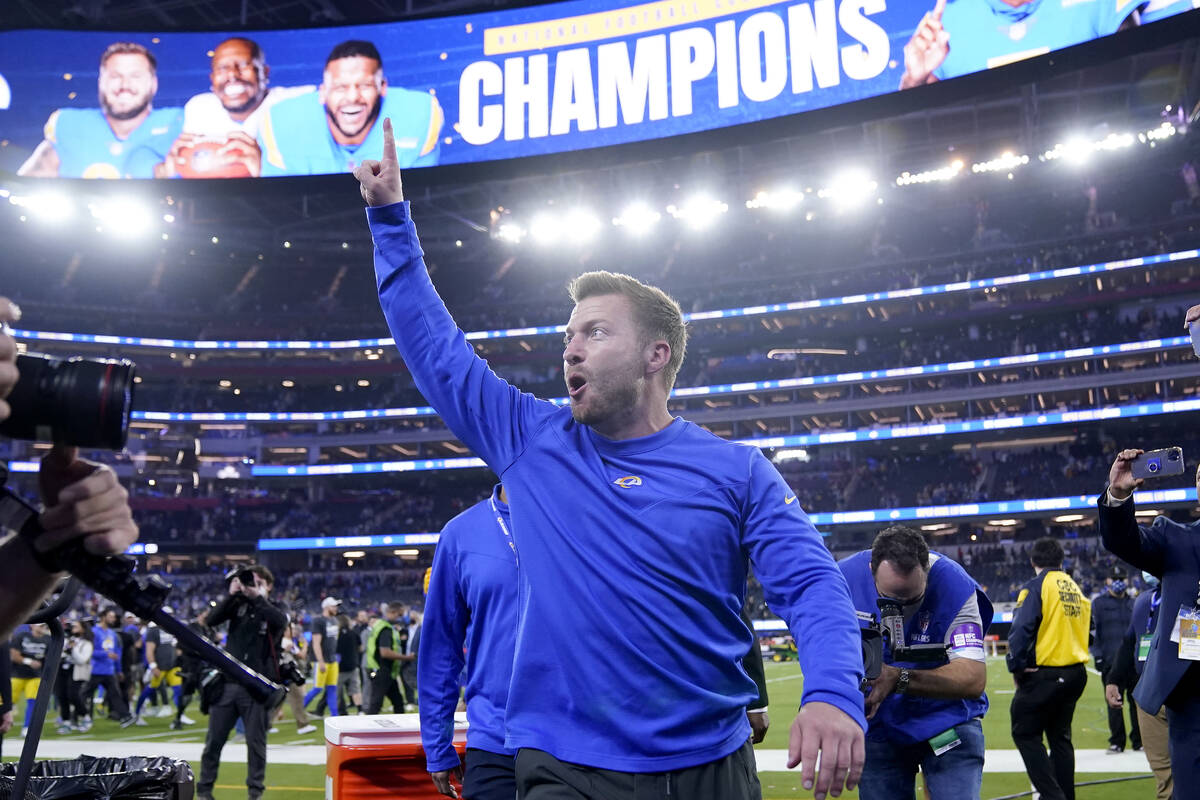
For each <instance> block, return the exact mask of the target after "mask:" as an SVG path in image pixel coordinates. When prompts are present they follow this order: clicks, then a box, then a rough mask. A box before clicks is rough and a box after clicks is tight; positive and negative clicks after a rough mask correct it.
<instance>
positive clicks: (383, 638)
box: [366, 603, 414, 714]
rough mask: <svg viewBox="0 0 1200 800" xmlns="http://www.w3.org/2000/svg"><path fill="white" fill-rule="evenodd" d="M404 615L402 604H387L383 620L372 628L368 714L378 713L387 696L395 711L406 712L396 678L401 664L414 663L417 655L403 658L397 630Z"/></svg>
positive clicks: (368, 642) (377, 621) (378, 620)
mask: <svg viewBox="0 0 1200 800" xmlns="http://www.w3.org/2000/svg"><path fill="white" fill-rule="evenodd" d="M403 615H404V605H403V604H402V603H387V604H386V605H384V607H383V617H382V618H380V619H377V620H375V622H374V624H372V625H371V633H370V635H369V636H368V637H367V652H366V656H367V658H366V662H367V677H368V679H369V680H370V682H371V691H370V693H369V694H370V700H369V701H368V702H367V707H366V708H367V713H368V714H378V713H379V710H380V709H381V708H383V700H384V698H385V697H386V698H387V699H388V700H391V701H392V710H393V711H395V712H396V713H400V712H402V711H403V710H404V699H403V698H402V697H401V696H400V685H399V683H397V678H398V677H399V676H400V666H401V664H403V662H405V661H412V660H413V658H414V656H411V655H404V652H403V645H402V644H401V632H400V630H399V629H398V628H397V627H396V623H397V622H398V621H399V620H400V618H401V617H402V616H403Z"/></svg>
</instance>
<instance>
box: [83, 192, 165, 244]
mask: <svg viewBox="0 0 1200 800" xmlns="http://www.w3.org/2000/svg"><path fill="white" fill-rule="evenodd" d="M88 208H89V209H91V212H92V216H93V217H95V218H96V220H97V221H98V222H99V223H100V227H101V228H102V229H103V230H105V231H108V232H111V233H112V234H113V235H114V236H118V237H120V238H122V239H134V238H136V237H138V236H144V235H145V234H147V233H149V232H150V229H151V227H153V225H154V215H153V214H152V213H151V212H150V208H149V207H148V206H147V205H146V204H145V203H143V202H142V201H140V200H138V199H136V198H133V197H114V198H112V199H110V200H102V201H99V202H97V203H92V204H89V206H88Z"/></svg>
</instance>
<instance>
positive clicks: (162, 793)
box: [0, 756, 196, 800]
mask: <svg viewBox="0 0 1200 800" xmlns="http://www.w3.org/2000/svg"><path fill="white" fill-rule="evenodd" d="M16 774H17V764H16V762H10V763H6V764H0V800H15V799H14V798H13V778H14V777H15V776H16ZM195 793H196V778H195V776H194V775H193V774H192V768H191V767H190V766H188V763H187V762H186V761H180V760H178V759H174V758H163V757H157V758H147V757H145V756H132V757H130V758H100V757H97V756H79V757H78V758H73V759H70V760H69V761H39V762H37V763H36V764H34V767H33V774H32V775H31V776H30V778H29V786H28V788H27V789H26V791H25V797H24V798H22V799H21V800H192V798H193V797H194V796H195Z"/></svg>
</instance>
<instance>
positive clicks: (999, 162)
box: [971, 150, 1029, 173]
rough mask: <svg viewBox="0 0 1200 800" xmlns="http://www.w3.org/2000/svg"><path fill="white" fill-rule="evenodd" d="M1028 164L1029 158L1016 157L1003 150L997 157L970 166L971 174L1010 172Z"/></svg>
mask: <svg viewBox="0 0 1200 800" xmlns="http://www.w3.org/2000/svg"><path fill="white" fill-rule="evenodd" d="M1028 163H1029V156H1027V155H1024V154H1022V155H1016V154H1014V153H1013V152H1012V151H1011V150H1005V151H1004V152H1003V153H1001V154H1000V155H999V156H998V157H996V158H993V159H991V160H990V161H979V162H976V163H974V164H972V165H971V172H974V173H983V172H1012V171H1013V170H1014V169H1016V168H1017V167H1023V166H1025V165H1026V164H1028Z"/></svg>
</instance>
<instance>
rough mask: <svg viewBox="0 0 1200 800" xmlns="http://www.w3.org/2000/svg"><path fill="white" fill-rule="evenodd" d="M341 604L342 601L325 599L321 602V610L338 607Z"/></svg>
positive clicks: (332, 598) (334, 598) (331, 598)
mask: <svg viewBox="0 0 1200 800" xmlns="http://www.w3.org/2000/svg"><path fill="white" fill-rule="evenodd" d="M341 604H342V601H341V600H338V599H337V598H336V597H326V598H325V599H324V600H322V601H321V608H334V607H336V606H340V605H341Z"/></svg>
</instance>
